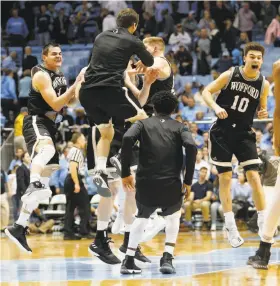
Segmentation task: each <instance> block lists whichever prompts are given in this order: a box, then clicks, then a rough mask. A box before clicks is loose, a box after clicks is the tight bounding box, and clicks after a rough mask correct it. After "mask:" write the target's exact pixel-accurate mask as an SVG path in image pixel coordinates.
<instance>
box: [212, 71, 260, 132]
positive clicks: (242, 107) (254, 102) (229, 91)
mask: <svg viewBox="0 0 280 286" xmlns="http://www.w3.org/2000/svg"><path fill="white" fill-rule="evenodd" d="M264 83H265V78H264V76H262V74H261V73H260V74H259V75H258V76H257V77H256V78H255V79H249V78H247V77H246V75H245V74H244V71H243V69H242V67H235V68H233V70H232V74H231V77H230V79H229V81H228V84H227V86H226V87H225V88H224V89H222V90H221V92H220V94H219V96H218V98H217V101H216V102H217V104H218V105H219V106H220V107H222V108H224V109H225V110H226V112H227V114H228V118H226V119H218V123H219V124H220V125H225V126H229V125H230V126H232V127H236V128H237V129H238V128H242V129H244V128H248V127H251V126H252V124H253V118H254V115H255V112H256V109H257V107H258V105H259V102H260V96H261V94H262V91H263V88H264Z"/></svg>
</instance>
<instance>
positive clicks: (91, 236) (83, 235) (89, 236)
mask: <svg viewBox="0 0 280 286" xmlns="http://www.w3.org/2000/svg"><path fill="white" fill-rule="evenodd" d="M79 235H80V237H81V238H85V239H94V238H95V235H94V234H93V233H80V234H79Z"/></svg>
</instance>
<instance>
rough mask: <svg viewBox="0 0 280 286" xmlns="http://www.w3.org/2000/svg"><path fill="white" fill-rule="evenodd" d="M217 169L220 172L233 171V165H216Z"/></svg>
mask: <svg viewBox="0 0 280 286" xmlns="http://www.w3.org/2000/svg"><path fill="white" fill-rule="evenodd" d="M216 169H217V171H218V173H219V174H222V173H226V172H232V168H231V167H222V166H216Z"/></svg>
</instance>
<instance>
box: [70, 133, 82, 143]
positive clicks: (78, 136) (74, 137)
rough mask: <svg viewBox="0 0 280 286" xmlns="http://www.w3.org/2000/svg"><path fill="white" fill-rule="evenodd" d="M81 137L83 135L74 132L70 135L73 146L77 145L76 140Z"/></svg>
mask: <svg viewBox="0 0 280 286" xmlns="http://www.w3.org/2000/svg"><path fill="white" fill-rule="evenodd" d="M82 135H83V133H81V132H75V133H74V134H73V135H72V138H71V141H72V142H73V143H74V144H75V143H77V141H78V139H79V138H80V137H81V136H82Z"/></svg>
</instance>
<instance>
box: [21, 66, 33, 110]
mask: <svg viewBox="0 0 280 286" xmlns="http://www.w3.org/2000/svg"><path fill="white" fill-rule="evenodd" d="M30 86H31V71H30V70H25V71H24V72H23V78H22V79H20V81H19V88H18V89H19V96H18V97H19V104H20V106H21V107H24V106H27V103H28V97H29V91H30Z"/></svg>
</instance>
